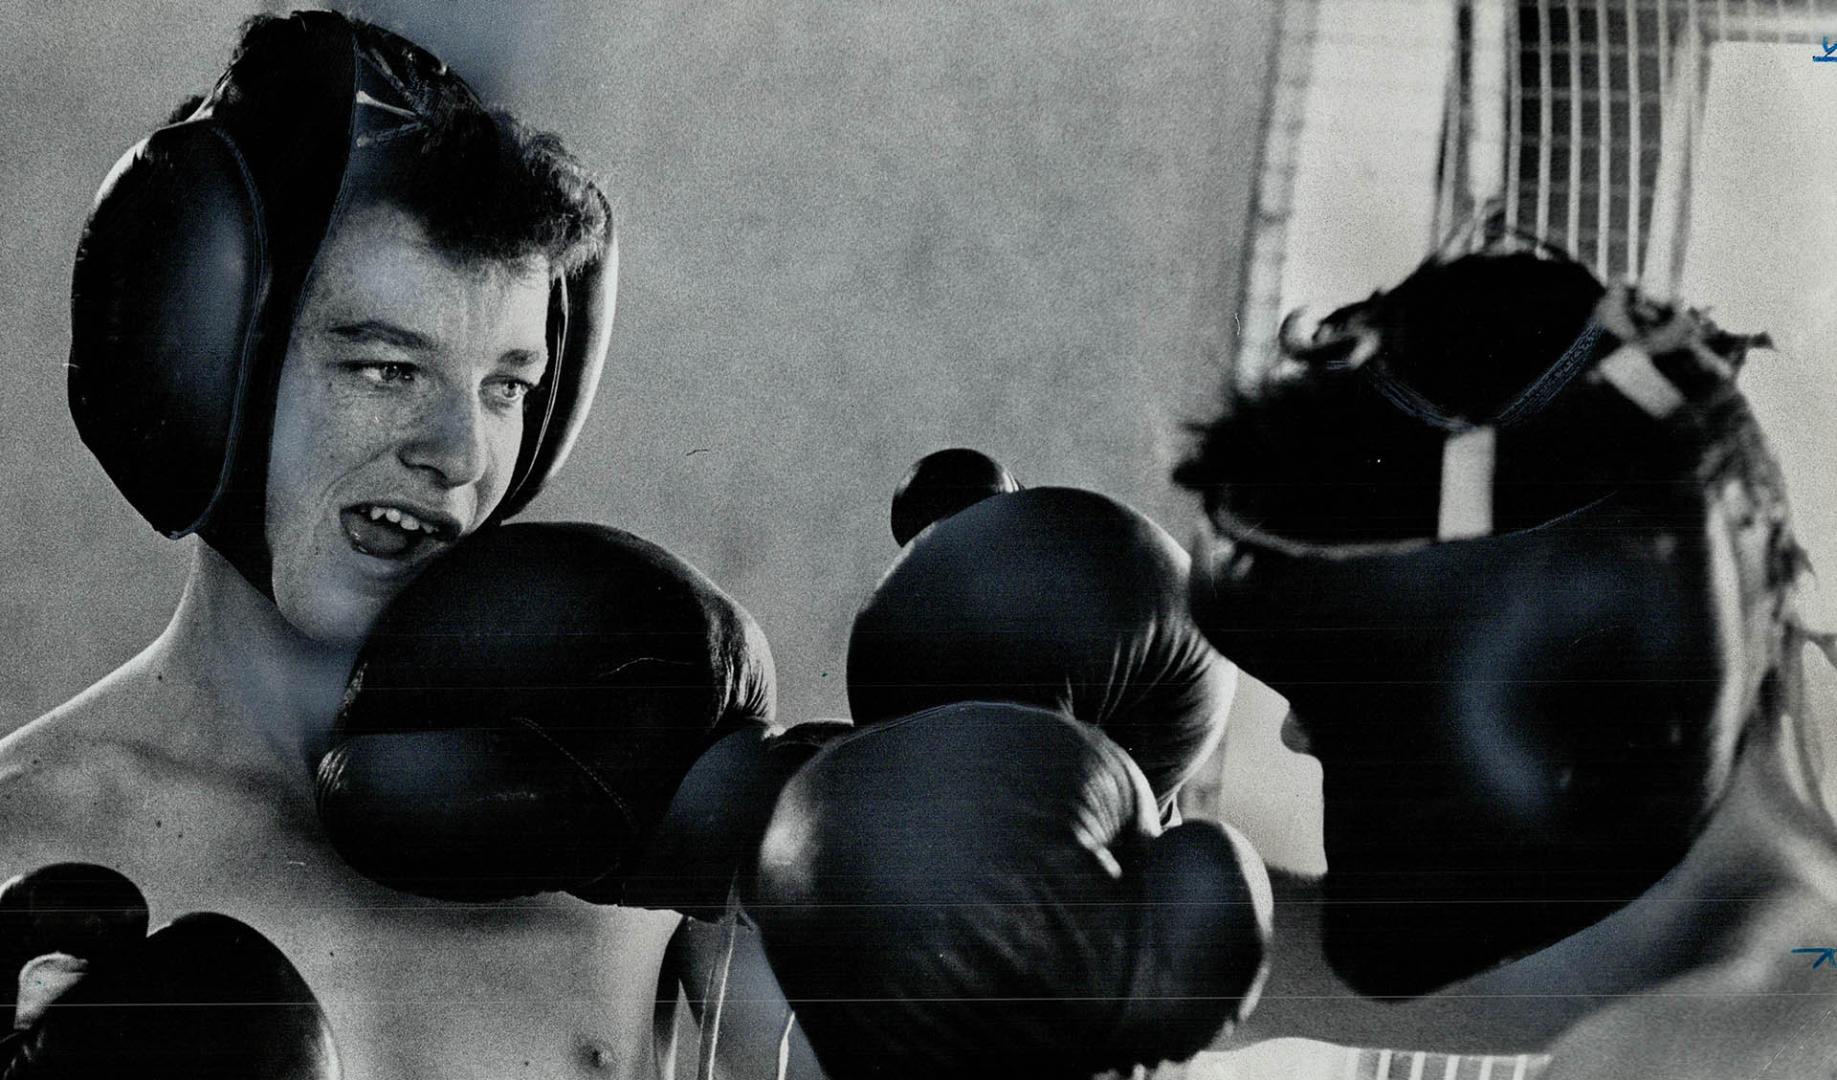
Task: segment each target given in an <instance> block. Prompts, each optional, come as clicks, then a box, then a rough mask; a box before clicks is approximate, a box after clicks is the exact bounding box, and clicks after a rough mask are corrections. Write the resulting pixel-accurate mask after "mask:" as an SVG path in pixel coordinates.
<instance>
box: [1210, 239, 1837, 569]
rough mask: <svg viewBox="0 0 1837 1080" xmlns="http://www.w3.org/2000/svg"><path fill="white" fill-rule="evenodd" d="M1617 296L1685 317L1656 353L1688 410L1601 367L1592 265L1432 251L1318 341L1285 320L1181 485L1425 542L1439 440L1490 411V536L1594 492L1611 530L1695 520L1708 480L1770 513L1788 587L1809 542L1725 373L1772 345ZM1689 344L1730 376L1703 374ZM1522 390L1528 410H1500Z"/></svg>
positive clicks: (1294, 531) (1277, 513)
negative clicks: (1268, 359)
mask: <svg viewBox="0 0 1837 1080" xmlns="http://www.w3.org/2000/svg"><path fill="white" fill-rule="evenodd" d="M1626 295H1627V296H1630V299H1628V300H1626V303H1630V304H1631V305H1632V306H1633V307H1635V308H1637V309H1638V311H1639V312H1640V313H1641V318H1642V319H1645V320H1648V321H1651V322H1666V321H1667V320H1669V322H1668V323H1667V325H1678V326H1683V325H1688V326H1689V327H1690V328H1691V329H1690V338H1689V340H1688V341H1685V342H1683V343H1681V344H1679V345H1678V346H1677V347H1675V348H1672V349H1671V350H1670V351H1669V352H1663V354H1662V355H1655V356H1654V359H1653V363H1654V366H1655V367H1656V368H1658V369H1659V370H1660V371H1662V372H1664V373H1665V374H1666V375H1667V376H1668V377H1670V378H1672V379H1673V380H1674V381H1676V382H1678V383H1679V384H1680V385H1683V386H1686V387H1687V388H1689V390H1690V391H1691V398H1692V401H1691V406H1690V407H1689V408H1685V409H1680V410H1678V411H1677V413H1676V414H1675V415H1674V416H1671V417H1668V418H1666V419H1665V420H1663V421H1659V420H1656V419H1654V417H1652V416H1650V415H1648V414H1647V413H1645V412H1643V411H1641V409H1640V408H1639V406H1638V405H1637V404H1635V403H1634V402H1633V401H1631V400H1629V399H1628V397H1627V396H1625V394H1623V393H1622V392H1621V391H1619V390H1618V389H1616V388H1615V387H1614V386H1612V385H1610V384H1609V383H1608V382H1607V381H1604V380H1602V379H1600V378H1598V377H1596V373H1597V372H1598V370H1599V368H1600V365H1601V362H1602V361H1603V360H1604V359H1605V358H1607V357H1609V356H1610V355H1611V354H1613V353H1614V352H1615V351H1616V350H1617V349H1619V347H1620V346H1621V345H1622V344H1623V343H1624V342H1623V341H1622V340H1621V338H1620V337H1619V336H1617V335H1616V334H1615V333H1614V332H1613V331H1612V330H1611V329H1609V328H1607V327H1604V326H1603V324H1602V315H1601V313H1602V311H1603V310H1605V308H1604V298H1609V299H1611V298H1612V297H1611V296H1610V290H1608V289H1607V288H1606V287H1604V286H1603V285H1602V284H1601V283H1600V282H1599V281H1597V280H1596V279H1595V277H1594V275H1593V274H1592V273H1590V272H1589V271H1588V269H1587V268H1585V267H1583V266H1582V265H1581V264H1579V263H1576V262H1574V261H1573V260H1569V259H1564V258H1552V257H1549V256H1548V255H1547V254H1540V253H1534V252H1526V251H1516V250H1512V251H1481V252H1478V253H1473V254H1465V255H1461V256H1458V257H1455V258H1450V259H1431V260H1430V261H1428V262H1427V263H1425V264H1424V265H1422V266H1421V267H1420V268H1418V269H1417V270H1416V271H1415V272H1413V273H1412V274H1410V276H1409V277H1408V278H1406V279H1405V280H1404V281H1403V282H1402V283H1400V284H1399V285H1397V286H1396V287H1395V288H1393V289H1390V290H1388V291H1380V292H1378V293H1375V294H1374V295H1372V296H1371V297H1370V298H1369V299H1366V300H1363V301H1360V302H1358V303H1356V304H1351V305H1348V306H1346V307H1343V308H1340V309H1339V310H1337V311H1334V312H1333V313H1331V314H1330V315H1328V316H1327V317H1326V318H1325V319H1324V320H1322V321H1321V323H1320V325H1319V327H1318V328H1317V329H1316V330H1315V331H1314V332H1313V333H1312V334H1311V335H1307V336H1305V337H1302V336H1298V335H1295V334H1293V333H1292V332H1290V331H1289V329H1288V328H1287V327H1285V332H1284V334H1283V335H1282V338H1281V342H1280V345H1279V355H1278V356H1277V357H1276V358H1275V362H1274V363H1272V364H1271V365H1270V366H1269V368H1268V369H1267V370H1266V371H1264V372H1262V373H1260V375H1259V376H1258V377H1257V378H1255V379H1252V380H1248V381H1243V382H1237V383H1233V384H1231V385H1229V386H1228V387H1227V388H1226V391H1225V394H1224V401H1223V407H1222V408H1221V410H1220V412H1219V414H1218V415H1217V416H1216V417H1215V418H1214V419H1213V420H1211V421H1210V422H1207V423H1204V424H1200V425H1196V426H1195V427H1194V429H1193V430H1194V432H1195V434H1196V435H1197V436H1198V439H1197V444H1196V446H1195V448H1194V451H1193V452H1192V453H1191V455H1190V456H1188V457H1187V459H1186V460H1184V461H1183V462H1181V463H1180V465H1179V466H1178V467H1177V468H1176V469H1175V470H1174V480H1175V481H1176V483H1178V484H1180V485H1181V486H1183V487H1186V488H1188V489H1190V490H1192V491H1195V492H1197V493H1199V494H1200V495H1201V496H1202V497H1203V498H1204V501H1205V507H1206V510H1207V512H1208V513H1209V514H1211V515H1212V516H1213V517H1214V518H1215V519H1217V518H1220V517H1221V516H1228V517H1230V518H1231V519H1233V520H1234V521H1236V522H1239V523H1242V524H1248V525H1251V526H1254V527H1256V528H1258V529H1259V530H1263V531H1266V532H1269V533H1274V534H1278V535H1282V536H1287V537H1291V538H1295V539H1298V540H1301V541H1304V542H1308V543H1314V544H1324V545H1329V546H1331V545H1340V544H1356V543H1370V542H1378V543H1382V542H1389V541H1408V540H1416V539H1421V538H1425V537H1432V536H1434V535H1435V522H1436V513H1437V505H1438V500H1439V496H1440V490H1439V480H1440V471H1441V465H1442V461H1441V454H1442V448H1443V443H1444V442H1445V441H1446V438H1447V435H1448V433H1449V432H1450V431H1451V430H1457V429H1458V428H1459V427H1461V426H1463V425H1467V424H1490V423H1498V424H1499V425H1500V427H1501V428H1502V430H1503V429H1506V428H1508V427H1509V429H1510V431H1509V441H1508V437H1507V435H1506V434H1502V435H1501V436H1500V450H1499V452H1498V458H1497V462H1496V465H1495V473H1494V485H1495V489H1494V499H1495V531H1497V532H1508V531H1516V530H1521V529H1528V528H1539V527H1550V526H1552V525H1553V524H1554V523H1559V522H1560V521H1561V519H1563V518H1564V517H1565V515H1568V514H1571V513H1572V512H1574V511H1576V510H1578V509H1581V508H1583V507H1586V506H1591V505H1595V504H1598V503H1601V502H1603V501H1604V500H1611V503H1612V515H1611V520H1613V522H1614V524H1615V526H1616V527H1623V526H1624V527H1638V526H1640V525H1646V526H1652V525H1661V524H1680V523H1683V522H1685V521H1688V520H1689V519H1690V518H1691V517H1693V516H1694V515H1698V514H1700V513H1701V509H1702V491H1703V490H1704V489H1705V488H1706V487H1720V486H1721V485H1723V484H1725V483H1727V482H1729V481H1734V482H1736V483H1738V484H1739V485H1740V486H1741V487H1742V488H1743V490H1744V491H1745V493H1746V494H1747V496H1748V499H1749V502H1750V503H1751V505H1752V506H1753V507H1755V508H1756V511H1757V512H1758V513H1760V514H1762V515H1764V516H1766V517H1769V518H1772V519H1774V520H1775V521H1777V522H1778V527H1777V529H1776V530H1775V533H1776V535H1775V536H1774V538H1773V540H1772V544H1771V546H1772V548H1773V553H1774V554H1773V558H1772V562H1773V563H1774V564H1775V565H1774V566H1773V567H1770V568H1769V573H1768V575H1767V576H1768V578H1769V579H1770V584H1773V585H1783V584H1784V583H1785V581H1786V580H1787V579H1789V578H1790V577H1791V576H1793V573H1794V572H1795V570H1796V567H1797V565H1798V563H1799V562H1800V561H1801V560H1802V555H1801V554H1800V549H1799V548H1798V546H1797V544H1796V543H1795V542H1794V541H1793V540H1792V537H1791V532H1790V529H1789V528H1788V527H1787V525H1786V517H1787V515H1786V501H1785V499H1786V496H1785V487H1784V484H1783V482H1782V480H1781V476H1780V470H1779V466H1778V464H1777V462H1776V461H1775V459H1774V457H1773V454H1772V452H1771V451H1770V450H1769V449H1768V447H1767V444H1766V440H1765V438H1764V436H1763V435H1762V433H1761V431H1760V427H1759V424H1758V423H1757V422H1756V420H1755V418H1754V415H1753V413H1752V412H1751V411H1750V410H1749V408H1748V406H1747V402H1746V400H1745V399H1744V398H1743V397H1742V395H1741V394H1740V392H1739V391H1738V390H1736V389H1735V386H1734V381H1733V375H1734V372H1735V371H1736V370H1737V369H1738V368H1739V367H1740V365H1741V363H1742V362H1743V360H1744V359H1745V354H1746V350H1747V349H1748V348H1749V347H1752V346H1760V345H1764V344H1766V339H1765V338H1764V336H1755V337H1744V336H1740V335H1732V334H1726V333H1723V332H1722V331H1721V330H1719V329H1717V328H1716V327H1715V326H1714V324H1712V323H1710V322H1709V321H1708V320H1707V319H1706V318H1703V317H1702V316H1701V314H1700V313H1697V312H1694V311H1685V312H1678V311H1675V310H1674V309H1671V308H1669V307H1665V306H1663V305H1655V304H1651V303H1650V302H1649V301H1645V300H1643V299H1641V298H1639V297H1637V296H1631V295H1630V294H1626ZM1620 329H1621V331H1622V333H1630V331H1629V330H1628V329H1627V328H1626V327H1625V326H1622V327H1620ZM1692 348H1694V349H1696V350H1697V355H1708V356H1709V357H1710V358H1711V363H1712V364H1715V365H1718V370H1722V371H1723V372H1724V373H1723V374H1722V375H1717V376H1710V375H1705V374H1703V373H1702V372H1701V371H1699V370H1697V365H1695V364H1694V363H1693V362H1690V361H1691V360H1692V354H1691V352H1690V350H1691V349H1692ZM1659 351H1662V350H1659ZM1553 373H1565V374H1563V375H1562V379H1561V380H1556V379H1553V377H1552V376H1553ZM1571 375H1572V376H1573V377H1570V376H1571ZM1525 401H1534V402H1535V407H1533V408H1528V409H1525V410H1523V411H1522V413H1516V414H1513V415H1511V416H1510V418H1509V419H1506V420H1502V419H1501V416H1502V413H1509V412H1511V411H1512V410H1513V409H1514V408H1515V407H1516V405H1517V404H1518V403H1522V402H1525Z"/></svg>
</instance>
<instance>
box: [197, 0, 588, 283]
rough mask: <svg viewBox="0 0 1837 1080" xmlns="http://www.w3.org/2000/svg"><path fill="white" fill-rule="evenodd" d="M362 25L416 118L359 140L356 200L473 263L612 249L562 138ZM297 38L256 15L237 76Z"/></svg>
mask: <svg viewBox="0 0 1837 1080" xmlns="http://www.w3.org/2000/svg"><path fill="white" fill-rule="evenodd" d="M350 23H351V27H352V32H353V34H354V36H355V39H356V43H357V47H358V49H359V51H360V52H361V53H363V54H364V57H365V59H366V60H367V61H369V63H370V64H371V65H372V66H373V67H374V69H375V70H376V71H377V72H378V73H380V76H381V78H383V79H384V80H386V82H387V83H388V85H389V87H390V88H391V89H392V90H393V91H394V92H395V94H396V95H397V96H399V97H400V98H401V99H402V100H404V101H405V102H406V103H407V107H406V108H407V111H408V112H409V113H412V121H411V122H408V123H396V124H394V125H393V126H392V127H390V128H389V129H388V130H386V131H383V132H380V133H376V134H373V135H370V136H367V137H365V136H360V137H359V138H358V139H357V140H356V143H357V148H356V150H355V151H354V153H353V156H352V161H351V164H350V173H349V175H350V180H349V196H350V200H351V204H352V205H356V206H362V205H367V204H375V203H386V204H389V205H392V206H396V207H400V208H401V209H403V210H405V211H407V212H408V213H410V214H411V215H413V216H414V217H415V218H416V219H417V220H418V221H419V222H420V223H421V225H422V226H423V228H425V229H426V230H427V233H428V236H429V239H430V240H432V241H433V243H434V244H435V246H436V247H438V248H439V249H440V250H441V251H443V252H446V253H447V254H448V255H450V256H452V257H453V258H455V259H458V260H461V261H464V262H484V261H491V262H514V261H519V260H522V259H526V258H530V257H540V258H543V259H545V260H547V262H548V264H549V266H550V270H551V273H553V274H556V275H560V274H565V273H568V272H571V271H572V270H574V269H576V268H578V267H579V266H581V265H582V264H584V263H586V262H588V261H590V260H592V259H594V258H596V257H597V256H599V255H600V254H601V252H602V251H603V249H604V246H605V244H606V243H607V242H608V240H607V238H608V236H609V235H610V231H611V215H610V211H609V208H608V206H607V203H606V200H605V198H604V196H603V195H602V194H601V193H600V190H599V188H598V186H597V185H596V184H595V183H594V180H593V177H592V176H591V174H590V173H589V172H588V171H587V170H586V168H585V167H584V166H583V165H582V164H581V163H580V162H579V161H578V160H576V159H575V158H574V157H573V156H572V155H571V154H569V152H568V151H567V150H566V148H564V147H563V145H562V142H561V140H560V138H559V137H557V136H555V135H554V134H551V133H549V132H546V131H538V130H535V129H533V128H530V127H528V126H526V125H524V124H523V123H521V122H520V121H518V120H517V119H516V118H514V117H512V116H511V115H510V114H509V113H507V112H504V111H503V110H501V109H493V108H488V107H487V106H485V105H484V104H483V103H482V102H481V101H480V100H479V99H478V97H477V96H476V95H475V94H474V93H473V92H472V89H471V87H469V86H468V85H466V83H465V81H464V80H463V79H461V78H460V77H459V76H458V75H457V74H455V73H453V72H452V71H451V70H449V69H448V68H447V67H446V65H445V64H443V63H441V62H440V60H438V59H437V58H435V57H434V56H433V55H431V54H430V53H428V52H427V51H426V50H424V49H422V48H420V47H419V46H417V45H415V44H414V43H412V42H410V41H408V40H407V39H405V38H402V37H400V36H398V35H396V34H393V33H391V32H389V31H387V30H384V29H382V28H381V27H378V26H375V25H373V24H370V23H366V22H363V21H360V20H357V19H351V20H350ZM295 32H296V28H295V26H294V24H293V22H292V20H289V19H286V18H282V17H278V16H273V15H257V16H254V17H253V18H251V19H249V20H248V21H247V22H246V23H244V24H243V29H242V35H241V39H240V40H239V42H238V44H237V46H236V50H235V53H234V55H233V57H232V59H231V61H230V71H231V72H232V73H233V74H235V73H239V72H247V73H249V74H251V75H253V74H255V73H256V72H258V71H259V69H260V68H261V66H262V65H264V64H267V63H269V62H270V58H271V57H273V56H274V55H276V54H277V53H282V54H284V52H285V51H286V50H289V49H291V48H294V47H295V45H294V36H293V35H294V33H295ZM185 111H188V110H186V109H185V108H184V107H183V106H182V107H181V112H185Z"/></svg>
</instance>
